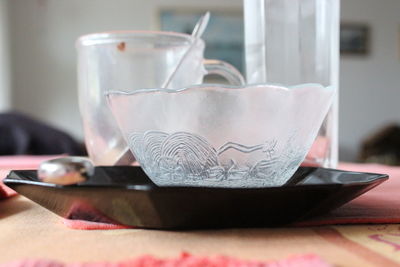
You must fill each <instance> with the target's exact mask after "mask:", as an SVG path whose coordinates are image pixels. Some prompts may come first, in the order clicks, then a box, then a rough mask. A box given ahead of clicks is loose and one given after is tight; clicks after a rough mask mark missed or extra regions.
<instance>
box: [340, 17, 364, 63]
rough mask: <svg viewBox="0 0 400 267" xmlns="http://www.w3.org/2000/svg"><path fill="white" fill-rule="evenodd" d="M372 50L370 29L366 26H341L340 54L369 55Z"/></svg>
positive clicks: (346, 24) (353, 24)
mask: <svg viewBox="0 0 400 267" xmlns="http://www.w3.org/2000/svg"><path fill="white" fill-rule="evenodd" d="M369 49H370V29H369V26H368V25H366V24H358V23H342V24H341V25H340V53H341V54H343V55H367V54H368V53H369Z"/></svg>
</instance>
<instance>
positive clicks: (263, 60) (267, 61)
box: [244, 0, 340, 168]
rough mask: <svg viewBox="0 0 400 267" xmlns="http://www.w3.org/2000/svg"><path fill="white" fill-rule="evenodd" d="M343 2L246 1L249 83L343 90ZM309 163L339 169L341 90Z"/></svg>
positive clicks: (308, 159) (246, 45)
mask: <svg viewBox="0 0 400 267" xmlns="http://www.w3.org/2000/svg"><path fill="white" fill-rule="evenodd" d="M339 10H340V0H244V18H245V54H246V76H247V82H248V83H269V84H280V85H283V86H295V85H299V84H307V83H317V84H321V85H322V86H324V87H333V88H335V89H336V91H338V76H339ZM335 98H336V99H335V100H334V104H333V105H332V107H331V109H330V111H329V112H328V115H327V116H326V118H325V120H324V122H323V124H322V127H321V128H320V130H319V134H318V136H317V138H316V139H315V142H314V144H313V146H312V148H311V149H310V151H309V153H308V155H307V157H306V160H305V161H304V163H303V165H311V166H323V167H330V168H334V167H335V166H336V165H337V160H338V159H337V154H338V152H337V150H338V127H337V124H338V114H337V113H338V103H337V102H338V94H336V97H335Z"/></svg>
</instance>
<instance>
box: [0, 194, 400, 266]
mask: <svg viewBox="0 0 400 267" xmlns="http://www.w3.org/2000/svg"><path fill="white" fill-rule="evenodd" d="M0 248H1V252H0V263H5V262H9V261H13V260H17V259H53V260H59V261H62V262H82V261H92V262H93V261H101V260H107V261H117V260H125V259H129V258H134V257H137V256H140V255H143V254H150V255H155V256H158V257H176V256H178V255H179V254H180V253H181V252H182V251H186V252H190V253H192V254H194V255H199V256H205V255H209V256H212V255H228V256H233V257H236V258H241V259H253V260H271V259H282V258H286V257H288V256H292V255H298V254H304V253H313V254H317V255H319V256H320V257H321V258H322V259H324V260H325V261H327V262H329V263H332V264H334V265H335V266H400V225H398V224H390V225H348V226H329V227H327V226H324V227H308V228H274V229H271V228H269V229H268V228H265V229H224V230H207V231H205V230H201V231H200V230H198V231H156V230H141V229H124V230H74V229H70V228H67V227H66V226H65V225H64V224H63V223H62V220H61V218H60V217H58V216H57V215H55V214H53V213H51V212H49V211H48V210H46V209H44V208H42V207H40V206H39V205H37V204H35V203H33V202H31V201H29V200H28V199H26V198H24V197H22V196H16V197H12V198H10V199H6V200H1V201H0Z"/></svg>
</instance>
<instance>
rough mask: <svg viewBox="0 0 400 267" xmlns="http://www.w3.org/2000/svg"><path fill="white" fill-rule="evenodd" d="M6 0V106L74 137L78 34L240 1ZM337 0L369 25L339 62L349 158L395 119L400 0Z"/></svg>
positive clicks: (143, 24) (151, 23)
mask: <svg viewBox="0 0 400 267" xmlns="http://www.w3.org/2000/svg"><path fill="white" fill-rule="evenodd" d="M0 1H7V0H0ZM8 1H9V2H8V3H9V8H10V10H9V14H8V15H9V18H10V29H11V47H12V62H11V63H12V66H13V68H12V74H13V91H12V93H13V99H14V102H13V106H14V107H15V108H16V109H18V110H22V111H25V112H28V113H31V114H32V115H34V116H36V117H39V118H41V119H44V120H45V121H47V122H50V123H52V124H54V125H57V126H59V127H61V128H62V129H65V130H67V131H69V132H71V133H72V134H73V135H75V136H77V137H82V130H81V125H80V121H79V112H78V108H77V92H76V91H77V89H76V74H75V71H76V70H75V64H76V63H75V62H76V59H75V57H76V54H75V49H74V41H75V39H76V38H77V37H78V36H79V35H82V34H85V33H90V32H99V31H107V30H115V29H157V27H158V21H157V14H158V11H159V9H160V8H161V7H171V8H173V7H179V8H190V7H197V8H199V9H201V8H202V7H203V9H207V8H210V9H214V8H220V9H226V8H232V7H236V8H238V7H241V4H242V1H241V0H202V1H200V0H141V1H139V0H113V1H110V0H84V1H82V0H29V1H26V0H8ZM342 7H343V8H342V18H343V20H345V21H352V22H363V23H364V22H365V23H368V24H369V25H370V26H371V30H372V49H371V51H372V52H371V54H370V55H369V56H368V57H365V58H350V57H344V58H342V63H341V92H340V124H339V126H340V136H339V139H340V149H341V153H340V155H341V159H342V160H343V159H344V160H349V159H353V158H354V157H355V155H356V152H357V147H358V145H359V142H360V140H361V138H363V137H364V136H365V135H366V134H367V133H368V132H370V131H372V130H375V129H377V128H378V127H380V126H382V125H384V124H385V123H387V122H389V121H395V122H398V123H400V107H399V105H398V101H399V100H400V55H399V50H400V43H399V40H398V38H399V29H400V1H399V0H379V1H377V0H342ZM0 9H1V6H0ZM0 32H1V30H0ZM0 55H1V52H0Z"/></svg>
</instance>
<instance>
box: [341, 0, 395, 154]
mask: <svg viewBox="0 0 400 267" xmlns="http://www.w3.org/2000/svg"><path fill="white" fill-rule="evenodd" d="M342 20H343V21H351V22H362V23H368V24H369V25H370V27H371V35H372V36H371V54H370V55H369V56H368V57H365V58H363V57H362V58H357V57H353V58H351V57H343V58H342V60H341V85H340V86H341V88H340V90H341V91H340V108H339V112H340V116H339V119H340V121H339V132H340V134H339V139H340V141H339V142H340V150H341V152H340V159H341V160H348V159H352V158H354V157H355V156H356V152H357V148H358V145H359V142H360V141H361V140H362V138H364V137H366V136H367V135H368V133H370V132H372V131H374V130H377V129H378V128H379V127H382V126H384V125H385V124H386V123H390V122H397V123H399V124H400V105H399V101H400V1H399V0H379V1H376V0H342Z"/></svg>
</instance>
